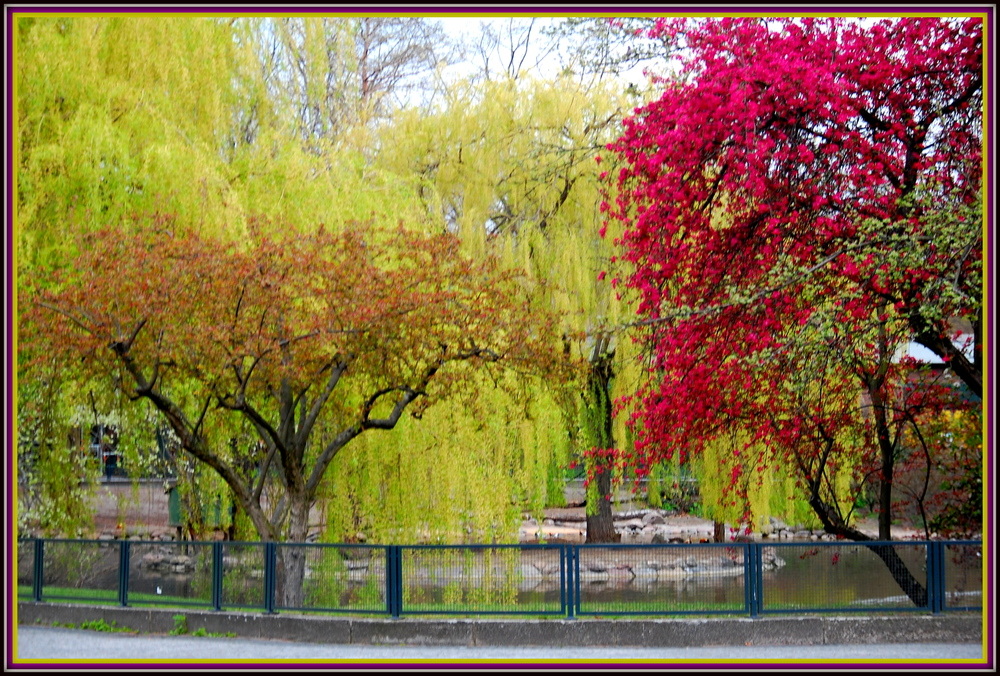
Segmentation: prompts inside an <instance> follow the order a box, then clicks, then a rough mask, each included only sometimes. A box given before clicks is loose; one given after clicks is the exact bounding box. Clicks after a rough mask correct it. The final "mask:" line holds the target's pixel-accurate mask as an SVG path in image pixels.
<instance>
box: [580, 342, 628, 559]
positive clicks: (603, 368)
mask: <svg viewBox="0 0 1000 676" xmlns="http://www.w3.org/2000/svg"><path fill="white" fill-rule="evenodd" d="M609 343H610V336H609V335H607V334H600V335H599V336H598V337H597V339H596V343H595V345H594V353H593V356H592V357H591V359H590V375H589V378H588V380H589V382H588V385H589V387H588V396H589V397H590V401H588V402H585V405H586V406H588V407H590V409H591V411H590V413H591V424H592V425H593V427H594V429H593V430H590V431H591V433H592V435H593V437H594V439H595V441H596V443H597V445H598V446H599V447H601V448H613V447H614V444H615V441H614V433H613V430H612V426H611V424H612V415H613V411H612V407H611V379H612V378H613V377H614V371H613V369H612V360H613V359H614V351H613V350H610V349H609V348H608V344H609ZM594 463H595V467H594V472H595V474H596V477H595V479H596V483H597V491H596V492H597V499H596V501H595V502H596V508H594V507H592V506H591V502H590V500H588V501H587V540H586V541H587V543H600V542H620V541H621V536H620V535H619V534H618V533H616V532H615V521H614V513H613V511H612V509H611V491H612V485H611V484H612V481H611V471H612V463H611V460H610V458H608V457H606V456H599V457H597V458H595V459H594Z"/></svg>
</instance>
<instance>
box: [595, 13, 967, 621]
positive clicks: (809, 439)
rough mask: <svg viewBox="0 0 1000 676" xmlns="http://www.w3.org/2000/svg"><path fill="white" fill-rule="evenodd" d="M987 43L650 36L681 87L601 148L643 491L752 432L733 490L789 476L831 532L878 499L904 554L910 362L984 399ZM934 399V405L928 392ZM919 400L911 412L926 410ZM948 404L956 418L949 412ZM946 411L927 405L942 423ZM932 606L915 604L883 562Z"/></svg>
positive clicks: (927, 36)
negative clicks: (930, 357) (898, 510)
mask: <svg viewBox="0 0 1000 676" xmlns="http://www.w3.org/2000/svg"><path fill="white" fill-rule="evenodd" d="M982 31H983V27H982V22H981V20H980V19H975V18H969V19H960V18H920V19H917V18H913V19H910V18H905V19H892V20H882V21H876V22H867V23H862V22H859V21H848V20H844V19H837V18H827V19H811V18H799V19H763V18H729V19H719V20H715V19H712V20H692V19H679V20H666V19H663V20H659V21H657V22H656V25H655V28H653V29H652V33H651V35H652V36H654V37H657V38H658V39H660V40H662V41H663V42H664V43H665V44H670V45H672V46H673V47H674V48H675V49H676V50H677V51H676V56H678V57H679V59H680V63H681V68H680V71H679V75H678V78H677V79H676V80H664V81H663V86H664V92H663V94H662V96H661V97H660V98H659V99H657V100H655V101H652V102H651V103H649V104H647V105H645V106H644V107H642V108H640V109H637V111H636V112H635V115H634V116H632V117H631V118H629V119H627V120H626V121H625V126H624V132H623V134H622V136H621V138H620V139H619V140H618V141H617V142H616V143H614V144H612V145H611V146H610V149H611V150H612V151H614V152H615V153H616V155H617V159H618V161H619V163H620V164H621V165H622V168H621V169H620V171H619V172H618V173H617V174H616V175H615V176H614V177H612V181H613V185H614V188H615V192H616V198H615V199H614V200H611V204H605V205H604V209H605V211H606V212H607V217H608V219H609V220H617V221H620V222H621V224H622V226H623V230H624V234H623V235H622V236H621V237H620V238H619V239H618V241H617V243H618V244H619V245H620V250H621V254H620V257H619V260H618V261H615V263H617V264H618V266H619V268H620V273H619V274H620V276H619V277H616V278H615V279H612V280H611V283H612V284H616V285H617V284H619V283H624V285H625V287H627V288H628V289H629V291H630V292H632V293H635V294H636V296H637V297H638V301H639V306H638V312H639V314H640V316H641V318H640V319H639V320H638V321H637V326H638V327H639V328H640V338H639V339H640V340H642V341H644V343H645V344H646V345H647V346H648V348H649V354H650V363H651V368H650V380H649V384H648V386H647V387H646V388H644V389H643V390H642V391H641V392H640V393H639V394H638V395H637V396H638V399H639V402H640V406H639V407H638V413H637V414H636V415H635V416H634V418H633V419H632V423H633V424H634V426H635V429H636V433H637V438H638V443H637V447H636V449H635V451H634V455H632V456H631V457H630V458H629V462H630V464H632V465H633V466H634V467H635V468H636V471H637V473H639V474H642V472H643V471H645V470H646V469H647V468H649V467H651V466H652V465H653V464H654V463H656V462H658V461H660V460H662V459H664V458H666V457H670V456H671V455H672V454H673V453H674V452H680V453H697V452H699V451H700V450H701V449H702V448H704V445H705V444H706V443H709V442H712V441H716V440H719V439H722V438H729V437H731V435H732V434H733V431H734V430H736V429H739V430H741V431H743V432H744V437H743V438H749V441H748V442H746V443H743V444H742V445H741V446H739V447H737V449H736V451H735V453H736V454H737V456H738V457H737V458H736V459H735V461H734V463H733V468H732V470H731V471H730V472H729V474H728V476H727V479H728V480H729V482H730V484H731V493H730V494H731V497H732V500H733V501H734V504H735V503H736V502H737V501H740V500H741V499H742V501H743V503H744V505H745V509H746V514H745V516H746V518H747V519H748V520H749V519H751V518H752V517H753V515H752V514H751V513H750V506H749V501H748V500H747V499H746V490H745V486H746V481H747V478H748V477H751V476H752V475H753V474H754V471H755V469H758V468H761V467H762V466H764V465H766V464H768V463H782V464H783V466H785V467H786V468H788V469H789V470H790V471H792V472H794V473H795V475H796V477H797V479H798V480H799V483H800V485H801V486H802V488H803V490H804V492H805V496H806V497H807V499H808V501H809V504H810V505H811V506H812V508H813V510H814V511H815V513H816V515H817V517H818V518H819V520H820V521H821V523H822V524H823V526H824V528H825V529H826V531H827V532H829V533H833V534H836V535H837V536H840V537H845V538H849V539H853V540H870V538H869V537H868V536H866V535H865V534H864V533H862V532H860V531H859V530H858V529H857V528H856V527H855V526H854V525H852V516H853V512H852V509H853V506H854V505H855V504H856V502H857V500H856V499H857V497H858V496H859V495H860V494H861V492H862V491H864V490H874V491H875V492H876V493H877V506H878V512H879V539H889V537H890V532H889V527H890V523H891V519H892V500H893V498H892V485H893V476H894V471H895V467H896V463H897V461H898V460H899V458H900V456H901V454H903V453H905V450H906V449H905V448H904V444H903V443H902V442H901V440H902V439H903V434H902V433H903V430H904V428H905V427H906V426H907V425H911V426H912V421H913V420H916V419H918V418H919V417H920V416H919V415H917V413H918V412H917V411H916V410H915V409H914V407H917V406H919V407H924V409H926V408H928V407H930V408H934V407H937V408H938V409H940V408H941V407H943V406H947V405H952V406H959V405H960V404H959V403H957V402H955V401H952V402H950V403H949V402H947V401H944V400H943V399H942V398H941V397H937V398H933V397H930V396H920V397H916V396H901V393H903V392H909V391H910V390H912V388H913V387H920V386H921V385H920V383H913V382H911V383H909V384H908V385H907V378H908V373H909V371H910V370H911V369H910V367H908V366H907V365H906V364H905V363H901V362H900V360H899V359H897V358H895V354H896V352H897V350H898V349H899V347H900V345H903V344H905V343H906V342H907V341H908V340H911V339H912V340H915V341H917V342H919V343H920V344H922V345H924V346H926V347H927V348H929V349H930V350H932V351H933V352H934V353H936V354H937V355H939V356H940V357H941V358H942V359H943V360H944V361H946V362H948V364H949V365H950V367H951V369H952V371H953V373H954V374H955V376H957V377H958V378H959V379H960V380H961V381H962V382H963V383H964V384H965V385H966V386H967V387H968V389H969V390H970V391H971V392H972V393H973V394H974V395H976V396H979V397H981V396H982V370H981V368H980V365H979V359H978V357H977V356H976V355H978V350H979V341H977V342H976V345H975V350H976V351H975V352H972V353H971V354H970V353H968V352H966V353H963V351H962V350H961V346H960V345H959V346H956V345H955V341H954V338H955V336H954V333H955V330H954V326H955V321H956V320H961V323H962V324H963V325H968V326H971V327H973V329H974V330H972V331H970V332H969V333H971V334H973V335H975V336H976V337H978V334H979V326H980V324H981V300H982V274H981V269H982V232H983V228H982V221H981V211H980V205H981V180H982V175H983V166H982V77H983V68H982ZM935 391H936V392H937V391H940V388H939V389H937V390H935ZM911 395H912V393H911ZM942 396H944V397H945V398H946V399H947V398H948V396H946V395H942ZM932 399H933V401H932ZM873 549H875V550H876V551H877V553H879V555H880V556H882V557H883V558H884V559H885V560H886V563H887V564H888V565H890V567H891V568H892V569H893V570H894V574H895V575H896V576H897V580H898V581H899V583H900V585H901V586H902V587H903V589H904V590H905V591H906V592H907V593H908V594H909V595H910V596H911V598H913V599H914V601H915V602H917V603H918V604H920V605H922V602H923V601H925V600H926V594H925V591H924V589H923V587H922V586H921V585H920V584H919V583H918V582H917V581H916V580H915V579H913V577H912V576H911V575H909V574H908V573H907V572H905V567H902V571H903V572H899V568H898V564H899V562H898V560H895V558H894V554H893V552H892V550H891V548H889V547H880V548H873Z"/></svg>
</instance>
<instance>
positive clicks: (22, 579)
mask: <svg viewBox="0 0 1000 676" xmlns="http://www.w3.org/2000/svg"><path fill="white" fill-rule="evenodd" d="M40 543H41V540H18V541H17V597H18V598H21V599H30V598H33V597H34V588H35V548H36V547H38V546H39V544H40Z"/></svg>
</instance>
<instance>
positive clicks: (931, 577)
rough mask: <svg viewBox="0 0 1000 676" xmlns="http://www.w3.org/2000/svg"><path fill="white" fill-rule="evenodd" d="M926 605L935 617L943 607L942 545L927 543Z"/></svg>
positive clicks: (941, 543) (940, 543)
mask: <svg viewBox="0 0 1000 676" xmlns="http://www.w3.org/2000/svg"><path fill="white" fill-rule="evenodd" d="M927 605H928V607H929V608H930V611H931V612H932V613H934V614H935V615H937V614H939V613H941V611H943V610H944V606H945V575H944V543H943V542H928V543H927Z"/></svg>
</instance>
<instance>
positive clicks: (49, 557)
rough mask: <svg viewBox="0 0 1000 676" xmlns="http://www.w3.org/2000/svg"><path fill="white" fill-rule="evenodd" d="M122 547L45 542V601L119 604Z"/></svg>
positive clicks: (96, 542) (85, 542) (90, 542)
mask: <svg viewBox="0 0 1000 676" xmlns="http://www.w3.org/2000/svg"><path fill="white" fill-rule="evenodd" d="M121 546H122V543H121V542H118V541H107V540H46V541H45V543H44V564H43V573H42V585H43V586H42V600H43V601H47V600H50V599H67V600H77V601H85V602H88V603H98V604H115V603H117V602H118V587H119V584H118V583H119V563H120V557H121Z"/></svg>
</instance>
